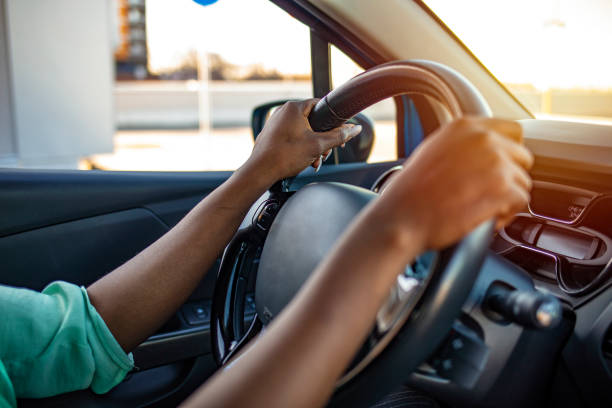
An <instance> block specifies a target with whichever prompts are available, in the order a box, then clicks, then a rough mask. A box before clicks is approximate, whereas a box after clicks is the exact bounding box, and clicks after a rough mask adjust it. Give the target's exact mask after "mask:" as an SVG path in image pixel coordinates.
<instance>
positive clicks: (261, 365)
mask: <svg viewBox="0 0 612 408" xmlns="http://www.w3.org/2000/svg"><path fill="white" fill-rule="evenodd" d="M372 212H373V211H372V209H370V211H368V212H367V213H366V214H364V215H363V216H362V217H361V219H360V220H359V222H357V223H356V224H355V225H354V226H353V227H352V228H351V229H350V230H349V231H348V232H347V233H345V234H344V238H343V239H342V240H341V241H340V244H339V246H338V247H336V248H335V249H334V250H333V255H332V256H331V257H330V258H328V259H327V260H326V261H325V262H324V263H323V264H321V265H320V266H319V267H318V268H317V271H316V272H315V275H314V276H313V277H312V279H310V280H309V281H308V282H307V284H306V286H305V287H304V288H303V289H302V290H301V291H300V292H299V294H298V296H297V297H296V298H295V299H294V300H293V301H292V302H291V303H290V305H289V306H288V307H287V309H286V310H284V311H283V312H282V313H281V315H279V316H278V318H277V319H276V320H275V321H274V322H273V323H272V325H271V326H270V327H269V328H268V329H267V330H266V332H265V335H264V336H263V338H262V339H261V340H259V341H258V342H257V343H255V344H254V345H253V346H252V349H251V350H249V352H247V353H245V354H244V355H243V356H242V357H241V358H240V359H238V360H237V361H236V362H235V363H234V364H232V366H231V368H229V369H228V371H227V372H221V373H220V374H218V375H217V376H216V377H215V378H214V379H212V380H211V381H210V382H209V383H208V384H207V385H206V386H205V387H204V388H203V389H202V390H200V391H199V393H197V394H196V395H194V397H192V399H190V400H189V401H188V402H187V406H189V407H196V406H197V407H201V406H206V407H213V406H246V405H249V406H278V407H284V406H304V407H315V406H322V405H324V403H325V401H326V400H327V398H329V396H330V395H331V393H332V391H333V385H334V383H335V381H336V380H337V379H338V378H339V376H340V375H341V373H342V371H343V370H344V369H345V367H346V366H347V365H348V363H349V362H350V360H351V359H352V358H353V356H354V354H355V353H356V351H357V350H358V348H359V347H360V345H361V344H362V343H363V341H364V339H365V337H366V335H367V333H368V332H369V330H370V329H371V326H372V322H373V321H374V319H375V315H376V312H377V310H378V309H379V307H380V306H381V305H382V303H383V302H384V300H385V299H386V297H387V295H388V294H389V290H390V288H391V286H392V285H393V283H394V282H395V279H396V278H397V275H398V273H400V272H401V270H402V269H403V267H404V266H405V265H406V263H408V262H409V261H410V260H411V259H413V258H414V257H415V256H416V254H417V253H418V252H419V251H420V250H421V249H422V248H421V247H420V244H419V239H418V237H416V236H415V237H414V238H415V239H414V244H413V245H410V244H409V245H406V244H405V242H400V241H404V240H405V239H404V238H403V236H402V235H400V234H398V231H396V230H395V229H394V228H388V229H387V226H385V225H384V224H381V223H380V222H378V221H377V220H375V217H372V214H371V213H372ZM368 213H370V214H368ZM385 229H387V230H385ZM406 248H412V250H408V251H407V250H406ZM381 253H384V254H385V256H384V257H381V256H380V254H381ZM279 389H282V393H274V395H273V396H272V395H271V392H274V391H270V390H279Z"/></svg>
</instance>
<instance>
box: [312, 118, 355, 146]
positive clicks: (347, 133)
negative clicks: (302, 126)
mask: <svg viewBox="0 0 612 408" xmlns="http://www.w3.org/2000/svg"><path fill="white" fill-rule="evenodd" d="M361 129H362V127H361V125H353V124H351V123H345V124H344V125H342V126H340V127H337V128H335V129H332V130H328V131H327V132H320V133H315V135H316V137H317V138H318V139H319V141H320V143H321V148H322V151H327V150H329V149H331V148H334V147H338V146H340V145H342V144H344V143H346V142H348V141H349V140H351V139H352V138H354V137H355V136H357V135H358V134H359V133H361Z"/></svg>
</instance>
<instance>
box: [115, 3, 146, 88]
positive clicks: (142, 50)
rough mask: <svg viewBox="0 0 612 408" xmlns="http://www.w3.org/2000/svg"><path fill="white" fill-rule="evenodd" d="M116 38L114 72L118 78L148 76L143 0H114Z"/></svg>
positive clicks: (144, 77) (142, 77) (130, 78)
mask: <svg viewBox="0 0 612 408" xmlns="http://www.w3.org/2000/svg"><path fill="white" fill-rule="evenodd" d="M115 3H116V9H117V20H116V22H117V24H116V26H117V38H116V40H117V41H116V42H117V44H116V48H115V72H116V78H117V79H118V80H122V79H125V80H132V79H146V78H148V77H149V70H148V53H147V29H146V5H145V0H115Z"/></svg>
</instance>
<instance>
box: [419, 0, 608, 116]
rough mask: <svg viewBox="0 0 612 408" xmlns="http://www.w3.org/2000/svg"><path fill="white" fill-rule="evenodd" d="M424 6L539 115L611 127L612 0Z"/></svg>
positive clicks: (431, 0) (449, 0)
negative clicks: (610, 50) (610, 44)
mask: <svg viewBox="0 0 612 408" xmlns="http://www.w3.org/2000/svg"><path fill="white" fill-rule="evenodd" d="M425 3H426V4H427V6H428V7H429V8H430V9H431V10H432V11H433V12H434V13H435V14H436V15H437V16H438V17H439V18H440V19H441V20H442V21H444V23H445V24H446V25H447V26H448V27H449V28H450V29H451V30H452V31H453V32H454V33H455V34H456V35H457V37H459V39H460V40H461V41H462V42H463V43H464V44H465V45H466V46H467V47H468V48H469V49H470V50H471V51H472V52H473V53H474V54H475V55H476V57H477V58H478V59H479V60H480V61H481V62H482V63H483V64H484V65H485V66H486V67H487V68H488V69H489V70H490V71H491V72H492V73H493V75H495V76H496V77H497V78H498V79H499V80H500V81H501V82H502V83H503V84H504V85H505V86H506V87H507V88H508V89H509V90H510V92H512V93H513V94H514V95H515V96H516V97H517V99H518V100H519V101H521V103H523V105H525V106H526V107H527V108H528V109H529V110H530V111H531V112H532V113H534V114H535V116H536V117H538V118H551V117H552V118H562V119H566V120H578V121H588V122H604V123H607V124H612V53H610V52H609V41H610V40H612V24H610V21H612V1H610V0H584V1H573V0H538V1H533V0H512V1H490V0H462V1H456V0H425Z"/></svg>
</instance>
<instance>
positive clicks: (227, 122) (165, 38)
mask: <svg viewBox="0 0 612 408" xmlns="http://www.w3.org/2000/svg"><path fill="white" fill-rule="evenodd" d="M119 3H120V7H119V19H120V22H119V26H120V32H121V33H125V32H128V33H129V35H128V36H124V37H121V40H120V42H119V45H118V47H117V53H116V56H115V58H116V61H117V62H116V64H117V70H116V71H117V79H116V82H115V90H114V92H115V108H116V112H115V118H116V122H115V125H116V129H117V131H116V133H115V136H114V149H113V151H112V152H110V153H106V154H99V155H94V156H91V157H88V158H86V161H87V162H88V163H89V165H90V167H93V168H101V169H109V170H157V171H164V170H168V171H175V170H196V171H197V170H204V171H205V170H234V169H236V168H238V167H239V166H240V165H241V164H242V163H244V161H245V160H246V159H247V158H248V156H249V154H250V153H251V150H252V148H253V138H252V135H251V128H250V122H251V112H252V110H253V108H254V107H256V106H258V105H261V104H263V103H267V102H270V101H275V100H280V99H304V98H309V97H311V96H312V85H311V73H310V70H311V67H310V42H309V29H308V27H307V26H305V25H303V24H302V23H300V22H299V21H297V20H295V19H293V18H292V17H291V16H289V15H288V14H287V13H286V12H284V11H283V10H281V9H280V8H278V7H277V6H276V5H274V4H273V3H271V2H269V1H266V0H248V1H245V0H242V1H220V2H218V3H215V4H213V5H211V6H208V7H201V6H199V5H197V4H196V3H195V2H192V1H187V2H165V1H157V2H153V1H147V2H146V8H144V5H143V4H145V3H144V2H142V4H141V3H140V2H138V1H132V0H130V1H127V0H126V1H119ZM121 5H123V6H121ZM122 7H123V8H122ZM139 14H140V15H141V16H145V17H146V18H144V20H142V21H143V22H144V23H146V25H145V26H143V25H142V24H140V23H137V22H136V21H137V20H138V19H137V18H136V17H137V16H138V15H139ZM264 21H265V24H262V22H264ZM122 24H123V28H121V27H122ZM134 30H135V31H136V32H137V33H138V34H139V35H137V36H133V35H132V32H134ZM281 33H282V34H281ZM145 34H146V35H145ZM126 42H127V44H126ZM142 50H147V51H148V52H147V53H142V52H141V53H140V54H138V55H136V54H133V53H132V54H130V53H131V52H132V51H142Z"/></svg>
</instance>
